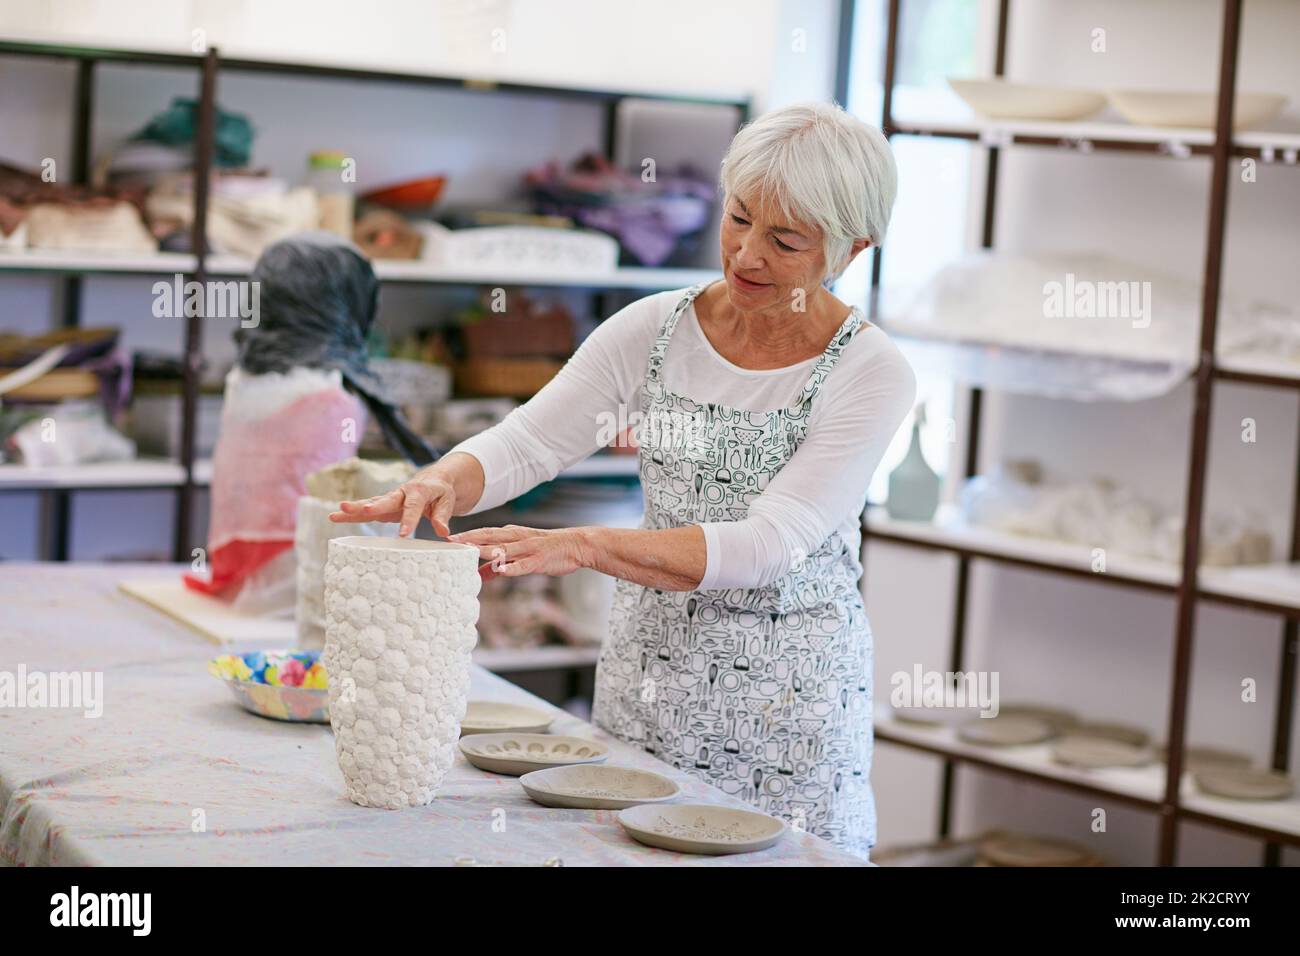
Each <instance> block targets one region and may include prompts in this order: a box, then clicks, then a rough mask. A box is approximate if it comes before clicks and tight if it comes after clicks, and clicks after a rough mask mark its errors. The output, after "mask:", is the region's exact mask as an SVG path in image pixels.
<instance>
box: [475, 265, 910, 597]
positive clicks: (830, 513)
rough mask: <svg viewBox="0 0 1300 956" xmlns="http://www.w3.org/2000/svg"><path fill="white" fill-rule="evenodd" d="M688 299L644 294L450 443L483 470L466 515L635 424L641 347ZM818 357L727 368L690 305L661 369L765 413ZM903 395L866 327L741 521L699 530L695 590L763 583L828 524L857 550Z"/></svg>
mask: <svg viewBox="0 0 1300 956" xmlns="http://www.w3.org/2000/svg"><path fill="white" fill-rule="evenodd" d="M686 291H687V290H685V289H673V290H669V291H667V292H660V293H656V294H654V295H649V296H646V297H645V298H643V299H638V300H637V301H636V302H633V303H631V304H630V305H628V306H626V307H625V308H623V309H620V310H619V311H618V312H616V313H615V314H614V315H612V316H610V317H609V318H608V319H606V320H605V321H604V322H603V323H601V324H600V325H599V326H598V327H597V328H596V330H595V331H594V332H592V333H591V335H589V336H588V337H587V339H586V341H584V342H583V343H582V345H581V346H580V347H579V349H578V350H577V351H576V352H575V353H574V355H573V356H572V358H570V359H569V361H568V362H567V363H565V365H564V368H563V369H562V370H561V371H560V372H559V374H558V375H556V377H555V378H554V379H552V380H551V381H550V382H549V383H548V384H547V385H546V387H545V388H543V389H542V390H541V391H539V392H538V393H537V394H536V395H535V396H534V397H533V398H532V399H530V400H529V401H528V402H527V403H526V404H524V405H522V406H520V407H519V408H517V409H515V411H513V412H512V413H511V414H510V415H509V416H507V417H506V418H505V420H504V421H502V422H501V423H500V424H498V425H496V426H494V427H493V428H490V429H488V430H487V431H484V432H482V433H480V434H478V435H475V436H474V437H472V438H470V439H468V440H467V441H464V442H462V443H461V444H459V445H457V446H456V447H455V448H454V449H452V450H453V451H459V452H466V453H468V454H470V455H473V456H474V457H475V458H477V459H478V460H479V463H480V464H481V465H482V466H483V473H484V475H485V478H486V484H485V487H484V489H483V496H482V497H481V498H480V499H479V501H478V503H477V504H476V505H475V506H474V508H473V510H472V511H471V513H477V512H479V511H484V510H486V509H488V508H494V507H497V506H498V505H501V504H503V503H505V502H507V501H509V500H510V499H512V498H515V497H518V496H519V495H521V494H523V493H524V492H526V491H528V490H529V489H531V488H533V487H535V486H536V485H538V484H540V483H541V482H543V481H550V480H551V479H553V478H554V477H555V476H556V475H558V474H559V473H560V472H561V471H563V470H564V469H565V468H568V467H570V466H572V465H574V464H576V463H577V462H579V461H581V460H582V459H584V458H586V457H587V456H588V455H590V454H592V453H593V452H594V451H596V450H597V449H598V448H601V447H603V446H604V445H607V444H610V443H611V439H612V438H614V437H617V436H616V435H615V434H614V431H613V429H612V427H611V425H612V424H613V423H617V422H623V423H626V422H628V421H629V420H631V421H632V422H635V421H636V419H637V413H639V410H640V409H641V399H642V390H643V388H644V385H645V377H646V368H647V365H648V362H649V357H650V349H651V346H652V345H653V344H654V341H655V338H656V337H657V335H658V333H659V328H660V326H661V325H662V324H663V321H664V319H665V318H666V317H667V315H668V313H669V312H671V311H672V309H673V307H674V306H675V305H676V304H677V303H678V302H679V301H680V300H681V297H682V296H683V295H684V294H685V292H686ZM816 362H817V359H816V358H811V359H808V360H807V361H804V362H800V363H798V364H797V365H789V366H785V367H783V368H777V369H762V370H756V369H745V368H741V367H739V366H737V365H734V364H733V363H731V362H729V361H728V360H727V359H725V358H723V357H722V356H721V355H720V354H719V353H718V352H717V350H715V349H714V348H713V346H712V344H710V342H709V340H708V339H707V338H706V337H705V336H704V333H703V332H702V331H701V330H700V325H699V320H698V318H697V317H696V314H695V304H694V302H692V303H691V305H690V307H689V308H688V309H687V310H686V311H685V312H684V313H683V314H682V316H681V318H680V319H679V320H678V322H677V327H676V329H675V330H674V331H673V335H672V339H671V341H670V343H669V347H668V352H667V355H666V357H665V359H664V363H663V367H662V370H661V375H662V377H663V381H664V385H665V387H666V388H668V390H669V391H672V392H676V393H677V394H680V395H684V396H686V397H688V398H691V399H693V400H695V401H697V402H701V403H704V402H715V403H718V404H722V405H728V406H731V407H735V408H741V409H745V410H747V411H766V410H769V409H775V408H784V407H787V406H789V405H791V404H792V403H793V402H794V401H795V399H796V398H797V397H798V395H799V392H800V390H801V389H802V388H803V386H804V385H805V384H806V383H807V381H808V377H809V376H810V375H811V374H812V371H813V366H814V365H815V364H816ZM915 397H916V377H915V375H914V374H913V372H912V369H911V367H910V366H909V365H908V364H907V361H906V360H905V359H904V358H903V356H902V354H901V353H900V352H899V351H898V348H897V347H896V346H895V345H894V344H893V342H891V341H890V340H889V338H888V337H887V336H886V335H885V333H884V332H882V331H881V330H880V329H879V328H877V327H876V326H874V325H866V324H864V325H863V326H862V327H861V328H859V329H858V332H857V334H856V335H854V337H853V339H852V340H851V341H850V342H849V344H848V345H847V346H845V348H844V351H843V352H842V353H841V355H840V358H839V361H838V363H837V364H836V365H835V367H834V369H832V371H831V373H830V374H829V375H828V376H827V377H826V380H825V382H824V383H823V384H822V387H821V390H820V391H819V392H818V394H817V396H816V397H815V398H814V399H813V409H812V415H811V417H810V419H809V428H808V433H807V437H806V438H805V439H804V441H803V443H802V444H801V445H800V446H799V448H798V449H797V450H796V451H795V453H794V455H793V456H792V457H791V459H790V461H789V462H787V463H786V465H785V467H783V468H782V469H781V470H780V472H779V473H777V474H776V475H775V476H774V477H773V479H772V480H771V482H770V483H769V484H768V486H767V487H766V488H765V489H764V490H763V491H762V492H761V493H760V494H759V495H758V496H757V497H756V498H755V499H754V500H753V501H752V502H751V503H750V508H749V515H748V517H746V518H745V519H744V520H742V521H725V522H706V523H702V524H701V528H702V529H703V531H704V538H705V544H706V549H707V560H706V569H705V572H704V578H703V579H702V580H701V582H700V585H699V587H700V590H709V589H715V588H756V587H762V586H764V585H767V584H770V583H772V582H773V581H775V580H776V579H777V578H779V577H780V576H781V575H782V574H784V573H785V572H786V571H787V570H789V568H790V567H791V565H792V564H793V563H794V562H795V561H796V560H797V557H798V556H800V555H809V554H812V553H813V552H814V551H815V550H816V549H817V548H818V547H819V546H820V545H821V544H822V542H824V541H825V540H826V539H827V538H828V537H829V536H830V535H831V533H832V532H833V531H837V530H838V531H839V533H840V536H841V538H842V539H843V540H844V541H845V542H846V543H847V544H848V546H849V547H850V548H852V549H853V553H855V554H856V553H857V549H858V548H859V547H860V546H861V534H862V532H861V525H860V516H861V513H862V509H863V507H864V506H865V504H866V496H867V486H868V484H869V483H870V481H871V476H872V473H873V472H874V471H875V470H876V466H877V465H878V464H879V463H880V459H881V457H882V456H883V455H884V453H885V449H886V448H887V447H888V446H889V442H890V440H891V439H892V438H893V436H894V433H895V432H896V431H897V430H898V427H899V425H900V424H901V423H902V422H903V419H904V418H906V416H907V413H908V411H909V410H910V409H911V407H912V403H913V402H914V401H915ZM620 407H621V409H620ZM620 410H621V415H620Z"/></svg>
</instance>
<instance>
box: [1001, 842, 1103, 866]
mask: <svg viewBox="0 0 1300 956" xmlns="http://www.w3.org/2000/svg"><path fill="white" fill-rule="evenodd" d="M980 852H981V853H982V854H983V856H984V859H986V860H988V861H989V862H990V863H992V864H993V865H994V866H1086V865H1088V863H1089V861H1090V860H1091V858H1092V857H1091V854H1090V853H1089V852H1088V851H1087V850H1085V849H1084V848H1083V847H1081V846H1079V845H1078V844H1076V843H1067V842H1065V841H1064V840H1044V839H1040V838H1038V837H1029V836H1015V835H1010V836H999V837H991V838H989V839H988V840H986V841H984V844H983V845H982V846H981V847H980Z"/></svg>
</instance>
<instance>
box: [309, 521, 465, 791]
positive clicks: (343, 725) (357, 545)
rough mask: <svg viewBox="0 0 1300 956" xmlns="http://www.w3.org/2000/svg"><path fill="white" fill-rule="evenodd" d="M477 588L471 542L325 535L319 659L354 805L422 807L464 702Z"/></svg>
mask: <svg viewBox="0 0 1300 956" xmlns="http://www.w3.org/2000/svg"><path fill="white" fill-rule="evenodd" d="M479 584H480V578H479V575H478V549H477V548H474V547H471V546H469V545H460V544H451V543H448V542H444V541H415V540H411V539H400V538H367V537H347V538H335V539H333V540H332V541H330V543H329V558H328V560H327V561H326V563H325V633H326V638H325V651H324V654H323V656H322V660H323V662H324V665H325V671H326V673H327V674H328V676H329V709H330V725H331V726H332V727H333V728H334V749H335V753H336V754H337V756H338V761H339V770H340V771H342V773H343V780H344V784H345V786H346V789H347V796H348V799H349V800H351V801H352V802H353V803H358V804H360V805H361V806H364V807H383V808H386V809H390V810H392V809H398V808H400V807H413V806H423V805H424V804H427V803H429V801H431V800H432V799H433V797H434V794H435V793H436V792H437V790H438V788H439V787H440V786H441V785H442V781H443V779H444V778H445V777H446V775H447V771H448V770H450V769H451V764H452V760H453V758H454V754H455V750H456V741H457V739H458V738H459V737H460V724H461V721H462V720H463V719H464V717H465V707H466V704H467V702H468V696H469V680H470V652H471V651H472V650H473V649H474V644H475V641H476V640H477V633H476V631H475V627H474V625H475V622H476V621H477V620H478V592H479Z"/></svg>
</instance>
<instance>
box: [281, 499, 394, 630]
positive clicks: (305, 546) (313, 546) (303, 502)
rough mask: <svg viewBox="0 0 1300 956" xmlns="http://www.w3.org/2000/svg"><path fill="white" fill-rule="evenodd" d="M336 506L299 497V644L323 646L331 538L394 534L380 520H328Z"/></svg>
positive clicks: (296, 547)
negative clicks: (348, 522)
mask: <svg viewBox="0 0 1300 956" xmlns="http://www.w3.org/2000/svg"><path fill="white" fill-rule="evenodd" d="M338 510H339V503H338V502H337V501H323V500H321V499H320V498H313V497H311V496H310V495H303V496H302V497H301V498H299V499H298V523H297V525H296V527H295V530H294V541H293V550H294V557H295V560H296V564H297V572H296V573H297V575H298V599H297V608H296V612H295V614H294V617H295V619H296V621H297V624H298V646H299V647H305V648H309V649H311V650H320V649H321V648H322V647H324V646H325V562H326V560H328V558H329V543H330V541H331V540H332V539H334V538H348V537H356V536H358V535H373V536H376V537H378V536H390V537H391V536H392V535H393V534H395V530H394V529H395V528H396V525H392V524H384V523H383V522H379V521H368V522H364V523H362V524H338V523H336V522H333V521H330V512H332V511H338Z"/></svg>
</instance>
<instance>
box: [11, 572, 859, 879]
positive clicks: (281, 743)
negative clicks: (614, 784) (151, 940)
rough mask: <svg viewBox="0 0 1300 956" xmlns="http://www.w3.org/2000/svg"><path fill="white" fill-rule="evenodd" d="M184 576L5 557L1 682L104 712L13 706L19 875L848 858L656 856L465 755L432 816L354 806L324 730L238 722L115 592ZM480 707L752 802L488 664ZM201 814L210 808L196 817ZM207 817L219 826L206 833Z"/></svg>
mask: <svg viewBox="0 0 1300 956" xmlns="http://www.w3.org/2000/svg"><path fill="white" fill-rule="evenodd" d="M180 571H181V566H180V565H175V566H169V565H157V564H152V565H140V564H136V565H127V564H50V563H42V564H19V563H5V564H0V670H6V671H10V672H11V673H13V672H16V671H17V668H18V666H19V665H20V664H21V665H23V666H25V667H26V669H27V671H28V672H29V673H30V672H32V671H45V672H51V671H87V670H89V671H102V672H103V696H104V703H103V714H102V716H100V717H98V718H87V717H86V716H84V715H83V714H82V712H81V711H73V710H52V709H29V708H0V864H18V865H46V864H53V865H145V866H149V865H166V866H171V865H181V864H186V865H189V864H193V865H232V866H256V865H375V864H399V865H401V864H418V865H447V864H451V863H453V862H454V861H455V860H456V859H457V858H458V857H472V858H474V859H475V860H477V861H478V862H479V863H486V864H498V865H540V864H542V863H543V862H544V861H545V860H547V859H548V858H550V857H559V858H560V859H561V860H562V861H563V863H564V865H566V866H581V865H601V866H604V865H620V866H654V865H675V866H682V865H715V866H790V865H796V866H799V865H822V866H826V865H854V864H858V863H859V862H860V861H858V860H857V859H856V858H855V857H852V856H850V855H848V854H845V853H843V852H841V851H839V850H838V849H836V848H835V847H833V846H832V845H830V844H829V843H827V842H826V841H824V840H821V839H819V838H817V837H814V836H811V835H809V834H806V833H795V832H790V833H787V834H786V836H785V837H784V838H783V839H782V840H781V842H780V843H778V844H777V845H776V846H774V847H772V848H771V849H768V850H763V851H760V852H758V853H749V854H739V855H735V856H728V857H706V856H692V855H683V854H677V853H672V852H670V851H666V850H656V849H652V848H650V847H645V846H642V845H641V844H638V843H636V842H634V841H633V840H631V838H629V837H628V836H627V834H626V833H624V831H623V829H622V827H620V826H619V824H618V822H617V820H616V813H615V812H614V811H604V810H556V809H548V808H545V807H541V806H539V805H537V804H534V803H532V801H530V800H529V799H528V797H527V796H526V795H525V794H524V792H523V789H522V788H521V787H520V786H519V783H518V780H517V778H514V777H504V776H498V775H495V774H490V773H485V772H483V771H480V770H477V769H475V768H474V767H472V766H470V765H469V764H468V763H467V762H466V761H465V759H464V757H463V756H462V755H461V754H459V753H457V755H456V764H455V765H454V767H453V768H452V771H451V773H450V774H449V775H448V778H447V780H446V782H445V783H444V785H443V787H442V790H441V791H440V792H439V795H438V797H437V798H436V799H435V800H434V801H433V803H432V804H430V805H429V806H427V807H417V808H410V809H406V810H398V811H388V810H374V809H368V808H364V807H358V806H356V805H354V804H352V803H351V802H349V801H348V800H347V798H346V797H344V795H343V781H342V777H341V775H340V773H339V769H338V765H337V763H336V762H335V757H334V741H333V738H332V735H331V733H330V729H329V727H328V726H325V725H314V724H288V723H282V722H279V721H272V720H266V719H263V718H260V717H257V716H254V715H252V714H248V713H246V712H244V711H243V710H241V709H240V708H239V707H238V706H237V704H236V703H235V701H234V700H233V698H232V697H231V696H230V694H229V693H228V691H227V690H226V688H225V687H223V686H222V685H221V683H220V682H219V681H217V680H216V679H214V678H212V677H211V676H209V675H208V674H207V672H206V669H205V667H204V663H205V661H206V660H207V659H209V658H210V657H212V656H214V655H215V654H216V653H219V652H224V651H219V650H218V649H217V648H216V647H215V646H214V645H212V644H210V643H208V642H206V641H204V640H203V639H202V638H201V637H199V636H198V635H197V634H195V633H193V632H191V631H189V630H188V629H187V628H185V627H184V626H182V625H180V624H178V623H176V622H175V621H173V620H171V619H170V618H168V617H166V616H164V615H162V614H160V613H159V612H157V611H154V610H152V609H151V608H149V607H148V606H146V605H144V604H142V603H140V602H138V601H136V600H135V599H133V598H130V597H128V596H127V595H125V594H122V593H120V592H119V591H118V590H117V582H119V581H121V580H123V579H127V578H137V579H138V578H140V577H142V576H148V575H149V574H151V573H155V574H163V575H166V574H179V573H180ZM471 697H472V698H473V699H477V700H501V701H512V702H517V703H524V704H529V705H531V706H534V707H540V708H543V709H545V710H548V711H554V712H555V713H557V714H559V715H560V718H559V719H558V720H557V721H556V723H555V724H554V725H553V727H552V732H553V733H564V734H572V735H576V736H582V737H589V738H594V739H596V740H600V741H603V742H605V743H607V744H609V746H610V758H609V761H608V762H609V763H610V764H619V765H626V766H635V767H642V768H646V769H650V770H655V771H657V772H659V773H662V774H664V775H666V776H668V777H671V778H673V779H675V780H676V781H677V782H678V783H680V784H681V786H682V790H683V793H682V796H681V797H679V798H678V801H679V802H701V803H714V804H722V805H732V806H739V807H743V806H745V804H744V803H743V802H741V801H739V800H737V799H735V798H733V797H729V796H727V795H726V794H723V793H722V792H721V791H719V790H716V789H715V788H713V787H711V786H710V785H708V784H706V783H704V782H703V781H700V780H696V779H695V778H693V777H690V776H688V775H686V774H684V773H681V772H680V771H676V770H674V769H672V768H671V767H669V766H667V765H666V764H664V763H661V762H660V761H658V760H656V759H655V758H654V757H651V756H650V755H648V754H645V753H643V752H641V751H638V750H636V749H635V748H633V747H630V746H627V745H625V744H623V743H621V742H619V741H616V740H613V739H612V738H610V737H609V736H608V735H607V734H605V733H604V732H602V731H599V730H596V729H595V728H594V727H592V726H591V725H589V724H587V723H584V722H583V721H580V720H578V719H577V718H575V717H573V716H572V715H569V714H567V713H565V712H563V711H560V710H558V709H556V708H554V707H552V706H551V705H549V704H547V703H545V702H544V701H541V700H540V699H538V698H536V697H534V696H533V695H531V694H529V693H527V692H526V691H524V690H522V689H520V688H518V687H516V686H514V685H513V684H510V683H508V682H506V681H505V680H502V679H501V678H499V677H496V676H495V675H492V674H490V673H488V672H487V671H485V670H483V669H482V668H479V667H475V669H474V675H473V690H472V692H471ZM196 811H202V815H201V817H200V815H199V814H197V813H196ZM200 818H201V819H202V820H203V822H204V824H205V828H202V829H199V828H197V827H196V824H195V821H196V820H198V819H200Z"/></svg>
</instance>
